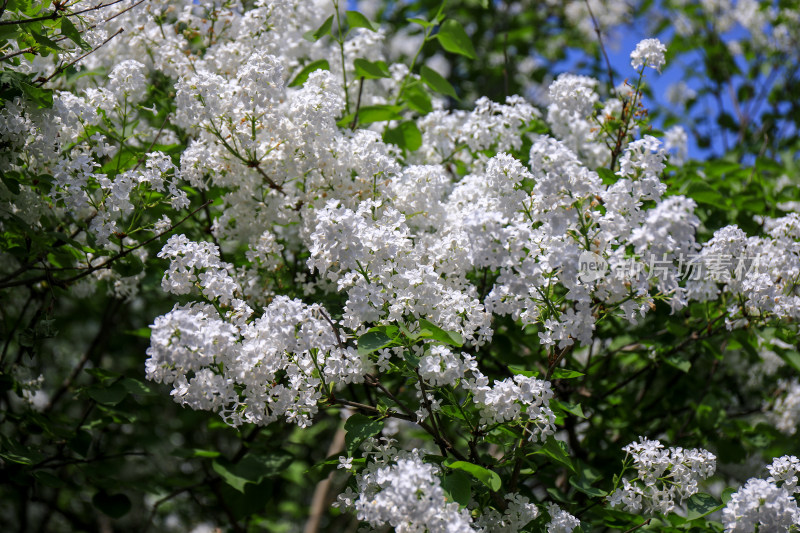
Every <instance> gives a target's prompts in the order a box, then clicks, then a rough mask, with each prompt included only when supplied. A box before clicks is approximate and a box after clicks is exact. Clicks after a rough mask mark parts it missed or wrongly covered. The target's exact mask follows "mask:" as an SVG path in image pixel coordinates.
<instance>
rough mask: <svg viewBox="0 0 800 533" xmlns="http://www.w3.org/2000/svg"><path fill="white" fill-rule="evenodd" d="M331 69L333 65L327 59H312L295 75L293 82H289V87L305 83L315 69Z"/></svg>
mask: <svg viewBox="0 0 800 533" xmlns="http://www.w3.org/2000/svg"><path fill="white" fill-rule="evenodd" d="M330 69H331V66H330V64H329V63H328V60H327V59H317V60H316V61H312V62H311V63H309V64H308V65H306V66H305V67H303V70H301V71H300V73H298V74H297V76H295V78H294V79H293V80H292V83H290V84H289V87H298V86H300V85H303V84H304V83H305V82H306V80H307V79H308V76H309V75H310V74H311V73H312V72H314V71H315V70H330Z"/></svg>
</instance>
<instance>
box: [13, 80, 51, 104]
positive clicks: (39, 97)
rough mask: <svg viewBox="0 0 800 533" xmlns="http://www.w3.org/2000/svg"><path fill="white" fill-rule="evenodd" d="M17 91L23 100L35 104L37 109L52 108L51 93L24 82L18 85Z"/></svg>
mask: <svg viewBox="0 0 800 533" xmlns="http://www.w3.org/2000/svg"><path fill="white" fill-rule="evenodd" d="M19 89H20V90H21V91H22V94H24V95H25V98H27V99H28V100H30V101H31V102H33V103H34V104H36V107H38V108H39V109H49V108H51V107H53V91H51V90H49V89H42V88H40V87H36V86H35V85H31V84H30V83H26V82H24V81H23V82H20V83H19Z"/></svg>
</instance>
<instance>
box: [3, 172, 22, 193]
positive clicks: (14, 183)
mask: <svg viewBox="0 0 800 533" xmlns="http://www.w3.org/2000/svg"><path fill="white" fill-rule="evenodd" d="M20 178H21V176H20V174H19V172H14V171H10V172H0V181H2V182H3V185H5V186H6V189H8V190H9V192H10V193H11V194H13V195H14V196H16V195H18V194H19V191H20V188H19V183H20V181H21V180H20Z"/></svg>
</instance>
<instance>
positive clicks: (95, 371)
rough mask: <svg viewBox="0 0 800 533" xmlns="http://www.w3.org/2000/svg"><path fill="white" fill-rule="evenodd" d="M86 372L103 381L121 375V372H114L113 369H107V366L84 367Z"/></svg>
mask: <svg viewBox="0 0 800 533" xmlns="http://www.w3.org/2000/svg"><path fill="white" fill-rule="evenodd" d="M84 372H86V373H87V374H89V375H90V376H92V377H94V378H97V379H99V380H100V381H103V382H104V381H110V380H114V379H117V378H118V377H120V373H119V372H114V371H113V370H106V369H105V368H86V369H84Z"/></svg>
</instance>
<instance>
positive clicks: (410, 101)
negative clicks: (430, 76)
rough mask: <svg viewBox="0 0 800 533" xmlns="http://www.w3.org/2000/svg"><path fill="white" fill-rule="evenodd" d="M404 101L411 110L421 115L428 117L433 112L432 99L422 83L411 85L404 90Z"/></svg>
mask: <svg viewBox="0 0 800 533" xmlns="http://www.w3.org/2000/svg"><path fill="white" fill-rule="evenodd" d="M403 101H404V102H405V103H406V104H407V105H408V107H409V108H411V109H413V110H414V111H416V112H417V113H419V114H421V115H427V114H428V113H430V112H431V111H433V105H432V104H431V97H430V96H428V93H427V92H426V91H425V89H424V88H423V86H422V84H420V83H410V84H408V85H406V88H405V89H403Z"/></svg>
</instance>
